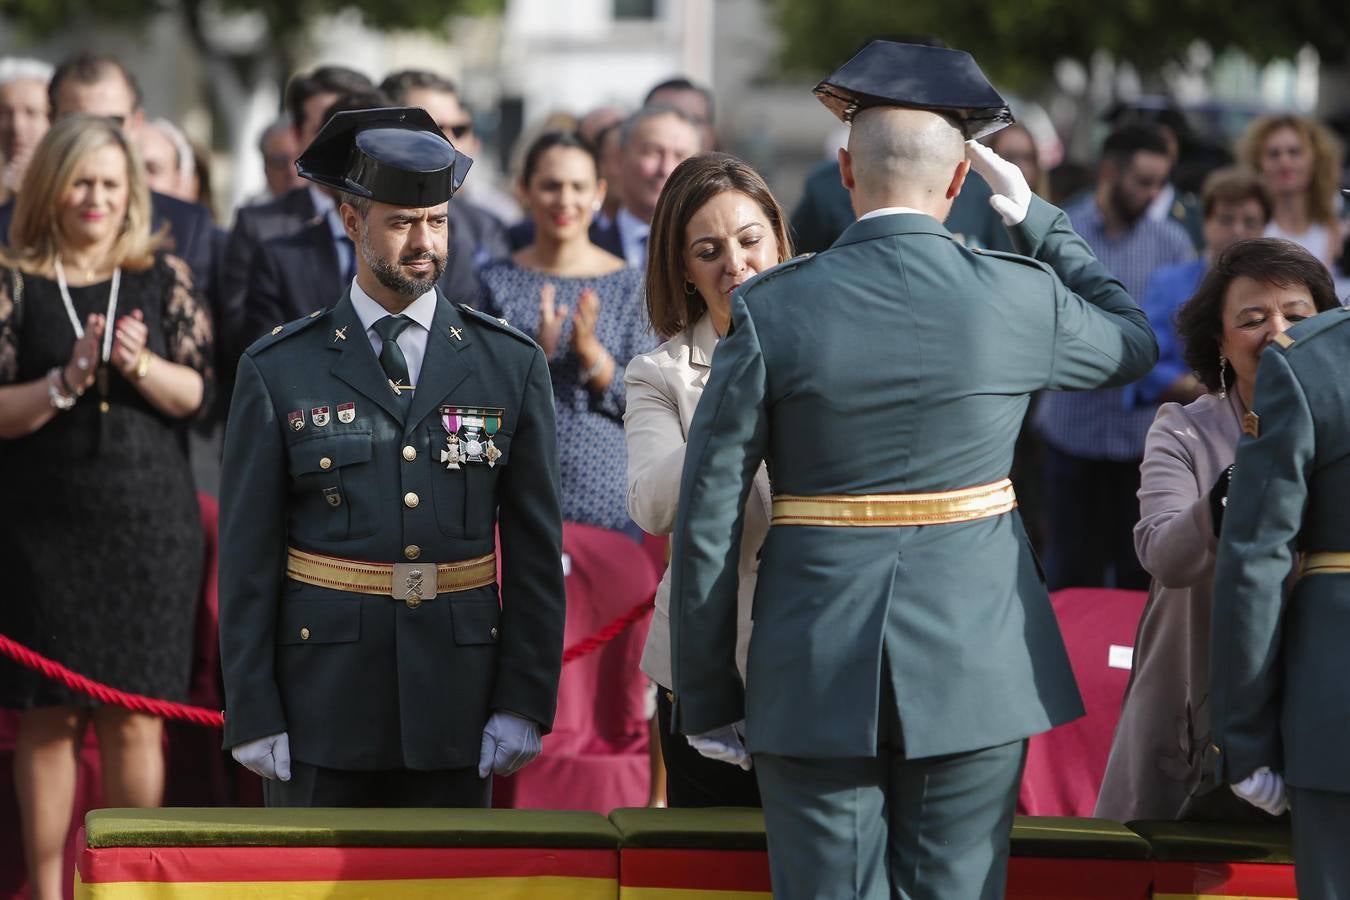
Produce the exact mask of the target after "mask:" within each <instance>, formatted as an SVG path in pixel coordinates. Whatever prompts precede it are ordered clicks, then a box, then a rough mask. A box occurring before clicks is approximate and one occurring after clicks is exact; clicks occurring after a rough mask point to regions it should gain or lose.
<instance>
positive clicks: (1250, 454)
mask: <svg viewBox="0 0 1350 900" xmlns="http://www.w3.org/2000/svg"><path fill="white" fill-rule="evenodd" d="M1311 276H1312V277H1314V278H1318V279H1320V280H1322V281H1323V282H1324V284H1323V285H1322V287H1321V288H1320V292H1321V294H1322V295H1323V296H1334V295H1335V294H1334V288H1333V287H1332V284H1331V278H1330V276H1329V275H1328V274H1327V273H1326V272H1325V271H1324V270H1321V269H1320V267H1317V268H1316V269H1315V270H1314V271H1313V272H1311ZM1308 285H1309V286H1310V287H1311V286H1312V282H1311V281H1310V282H1308ZM1347 356H1350V310H1346V309H1344V308H1341V309H1333V310H1330V311H1328V312H1324V313H1321V314H1320V315H1317V316H1314V317H1313V318H1311V319H1307V320H1305V321H1303V322H1300V323H1298V324H1297V325H1295V326H1294V327H1292V328H1290V329H1289V330H1288V331H1286V332H1285V333H1283V334H1280V335H1277V336H1276V337H1275V339H1274V341H1273V343H1271V344H1270V345H1269V346H1268V347H1267V348H1266V349H1265V350H1264V351H1263V352H1262V354H1261V363H1260V366H1259V368H1258V369H1257V373H1256V389H1255V392H1254V395H1253V396H1254V400H1253V403H1252V410H1251V411H1250V412H1249V413H1247V415H1246V417H1245V419H1244V421H1243V423H1242V428H1243V431H1244V432H1246V435H1247V436H1246V437H1243V439H1242V442H1241V443H1240V444H1238V451H1237V460H1236V462H1235V464H1234V468H1233V477H1232V483H1231V485H1230V486H1229V489H1228V499H1227V504H1226V506H1227V508H1226V511H1225V514H1224V522H1223V531H1222V534H1221V537H1220V540H1219V555H1218V561H1217V563H1216V565H1215V571H1214V614H1213V616H1212V618H1211V624H1210V632H1211V637H1210V700H1209V706H1210V722H1211V727H1212V728H1213V735H1214V736H1213V743H1212V744H1211V745H1210V746H1209V747H1208V748H1207V750H1206V754H1207V760H1206V763H1207V768H1208V770H1209V772H1210V773H1211V774H1213V775H1214V776H1215V779H1216V781H1217V782H1218V783H1219V784H1223V783H1231V784H1232V788H1233V791H1234V792H1235V793H1236V794H1237V795H1238V796H1240V797H1242V798H1243V799H1245V800H1247V801H1248V802H1250V803H1252V804H1253V805H1255V806H1258V807H1260V808H1261V809H1264V810H1266V811H1267V812H1269V813H1272V814H1279V813H1281V812H1283V811H1284V810H1285V809H1290V810H1291V813H1292V817H1293V826H1294V870H1295V878H1296V879H1297V881H1298V895H1299V896H1300V897H1303V898H1305V900H1333V898H1346V897H1350V854H1347V853H1346V847H1347V840H1348V839H1347V835H1350V768H1347V766H1346V760H1347V759H1350V678H1347V677H1346V668H1345V657H1346V642H1347V640H1350V517H1347V515H1346V497H1347V496H1350V453H1347V448H1350V393H1347V389H1346V384H1345V380H1344V378H1341V377H1339V373H1340V372H1341V370H1342V368H1343V367H1344V365H1345V360H1346V358H1347ZM1299 553H1301V554H1303V558H1302V562H1301V564H1300V565H1301V569H1300V575H1299V578H1298V581H1297V582H1296V583H1295V584H1294V586H1293V588H1292V590H1290V591H1288V593H1287V594H1286V587H1285V585H1286V582H1287V580H1288V577H1289V573H1290V570H1291V568H1292V567H1293V565H1294V564H1295V560H1296V554H1299ZM1286 781H1287V783H1288V799H1287V800H1286V797H1285V783H1286Z"/></svg>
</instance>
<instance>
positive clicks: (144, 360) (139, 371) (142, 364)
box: [136, 347, 155, 381]
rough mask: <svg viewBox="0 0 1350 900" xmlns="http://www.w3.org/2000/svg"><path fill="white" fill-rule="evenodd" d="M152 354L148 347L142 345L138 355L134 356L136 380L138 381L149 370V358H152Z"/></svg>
mask: <svg viewBox="0 0 1350 900" xmlns="http://www.w3.org/2000/svg"><path fill="white" fill-rule="evenodd" d="M154 356H155V355H154V354H153V353H151V352H150V350H149V348H147V347H142V348H141V352H140V355H139V356H137V357H136V380H137V381H140V380H141V379H142V378H144V377H145V376H146V375H147V374H148V373H149V372H150V360H152V359H153V358H154Z"/></svg>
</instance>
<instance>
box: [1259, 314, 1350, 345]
mask: <svg viewBox="0 0 1350 900" xmlns="http://www.w3.org/2000/svg"><path fill="white" fill-rule="evenodd" d="M1346 324H1350V307H1345V306H1340V307H1337V308H1336V309H1328V310H1326V311H1325V312H1321V313H1318V314H1317V315H1315V316H1313V317H1312V318H1310V319H1304V320H1303V321H1302V322H1299V323H1297V324H1295V325H1294V326H1293V327H1292V328H1290V329H1289V330H1288V331H1285V332H1283V333H1281V334H1277V335H1275V337H1273V338H1271V339H1270V342H1271V344H1273V345H1275V346H1276V347H1279V348H1280V349H1281V350H1282V351H1284V352H1285V353H1290V352H1292V351H1293V350H1295V349H1296V348H1298V347H1301V346H1305V345H1307V344H1309V343H1311V342H1312V341H1313V340H1314V339H1316V338H1317V336H1318V335H1320V334H1325V333H1326V332H1328V331H1330V330H1331V329H1333V328H1335V327H1336V326H1337V325H1346Z"/></svg>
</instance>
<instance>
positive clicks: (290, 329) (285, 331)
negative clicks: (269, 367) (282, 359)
mask: <svg viewBox="0 0 1350 900" xmlns="http://www.w3.org/2000/svg"><path fill="white" fill-rule="evenodd" d="M322 313H323V311H322V310H320V312H319V314H318V315H316V314H313V313H311V314H310V315H307V316H305V317H304V318H303V319H296V320H294V321H292V322H287V323H286V324H285V325H278V326H277V327H275V328H273V329H272V330H271V331H270V332H269V333H267V334H265V335H263V336H262V337H260V338H258V339H257V340H256V341H254V342H253V343H252V344H250V345H249V348H248V349H247V350H245V351H244V352H245V353H257V352H259V351H261V350H266V349H267V348H268V347H270V346H272V345H273V344H275V343H278V342H279V341H284V340H286V338H288V337H290V336H291V335H293V334H299V333H300V332H302V331H304V330H305V329H306V328H308V327H309V326H311V325H313V324H314V323H315V322H317V321H319V320H320V319H321V318H323V315H322Z"/></svg>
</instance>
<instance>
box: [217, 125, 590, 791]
mask: <svg viewBox="0 0 1350 900" xmlns="http://www.w3.org/2000/svg"><path fill="white" fill-rule="evenodd" d="M469 164H470V160H469V159H468V158H467V157H465V156H463V155H462V154H459V153H458V152H457V151H456V150H455V149H454V148H453V147H452V146H451V144H450V142H449V141H447V140H445V138H444V137H443V136H442V135H441V134H440V131H439V129H437V127H436V125H435V123H434V122H433V121H432V120H431V117H430V116H428V115H427V114H426V113H425V112H424V111H422V110H420V109H385V110H360V111H355V112H346V113H339V114H337V115H336V116H334V117H333V118H332V119H330V120H329V122H328V124H327V125H325V126H324V128H323V130H322V131H321V132H320V133H319V135H318V136H317V137H316V138H315V139H314V142H313V143H312V144H311V145H310V147H309V148H308V149H307V150H306V151H305V153H304V154H303V155H302V156H301V157H300V159H299V160H297V167H298V169H299V171H300V174H301V175H302V176H304V177H305V178H308V179H309V180H311V181H314V182H316V183H319V184H323V185H327V186H330V187H336V188H338V189H339V190H340V191H342V192H343V195H342V197H343V203H342V205H341V207H340V213H341V216H342V221H343V225H344V226H345V228H346V232H347V235H348V237H350V238H351V240H352V242H353V244H354V246H355V248H356V259H357V268H356V277H355V279H354V280H353V281H352V283H351V285H350V287H349V288H348V290H347V291H346V292H345V293H344V294H343V296H342V297H341V298H339V299H337V303H336V306H334V307H333V308H332V309H330V310H326V311H321V312H315V313H314V314H313V315H311V316H309V317H306V318H304V319H300V320H297V321H295V322H291V323H289V324H287V325H280V326H277V327H276V328H275V329H273V331H272V333H271V335H269V336H266V337H263V338H262V339H261V340H259V341H258V342H257V343H255V344H253V346H251V347H250V348H249V349H248V350H247V351H246V352H245V354H244V357H243V359H242V360H241V361H240V364H239V376H238V382H237V386H236V388H235V392H234V400H233V405H232V407H231V413H230V421H229V428H228V432H227V436H226V442H225V459H224V469H223V474H222V478H221V485H222V495H221V548H220V635H221V638H220V640H221V659H222V665H223V668H224V675H225V694H226V709H225V746H226V747H228V748H231V750H232V751H233V754H234V756H235V758H236V759H237V760H239V761H240V762H241V763H242V764H244V765H245V766H247V767H248V768H249V769H251V770H253V771H255V772H257V773H258V774H259V775H262V776H263V777H264V778H265V779H267V780H266V781H265V782H264V797H265V799H266V801H267V803H268V805H272V806H290V805H298V806H332V805H342V806H486V805H488V801H489V799H490V781H489V778H488V776H489V773H490V772H496V773H499V774H508V773H510V772H512V771H515V770H516V769H518V768H519V767H520V766H522V765H524V764H525V763H527V762H529V761H530V760H531V759H533V757H534V756H535V755H536V754H537V753H538V752H539V747H540V735H541V733H542V732H545V731H547V730H548V729H549V727H550V725H551V723H552V719H553V713H554V706H555V702H556V696H557V686H558V673H559V669H560V667H561V657H562V635H563V609H564V595H563V576H562V563H561V543H562V523H561V516H560V512H559V495H558V467H557V446H556V438H555V433H554V423H553V396H552V389H551V387H550V382H549V373H548V364H547V361H546V360H545V359H544V356H543V354H542V352H541V351H540V350H539V348H538V347H537V346H536V345H535V344H534V342H533V341H531V340H530V339H529V338H527V337H525V336H524V335H522V334H520V333H519V332H517V331H515V330H514V329H512V328H510V327H508V326H507V325H505V324H504V323H502V322H499V321H498V320H496V319H493V318H491V317H488V316H485V315H483V314H481V313H478V312H476V311H474V310H473V309H470V308H469V307H467V306H463V307H456V306H453V305H451V303H450V302H449V301H448V300H446V298H445V296H444V295H443V294H442V293H441V292H440V291H439V290H438V289H437V288H436V287H435V284H436V279H437V278H438V277H439V276H440V274H441V272H442V270H443V269H444V267H445V262H446V246H447V243H446V222H447V213H446V210H447V202H448V201H449V199H450V196H451V194H452V193H453V192H454V191H455V189H457V188H458V187H459V185H460V183H461V182H462V181H463V179H464V175H465V173H466V172H467V170H468V167H469ZM494 531H499V533H500V542H501V552H502V556H503V557H504V560H503V565H502V566H501V571H502V573H503V574H502V578H501V592H500V597H499V595H498V578H497V570H498V564H497V558H496V555H495V548H494Z"/></svg>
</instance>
